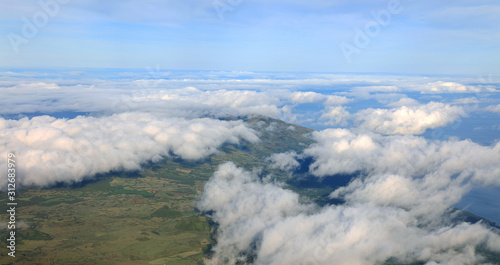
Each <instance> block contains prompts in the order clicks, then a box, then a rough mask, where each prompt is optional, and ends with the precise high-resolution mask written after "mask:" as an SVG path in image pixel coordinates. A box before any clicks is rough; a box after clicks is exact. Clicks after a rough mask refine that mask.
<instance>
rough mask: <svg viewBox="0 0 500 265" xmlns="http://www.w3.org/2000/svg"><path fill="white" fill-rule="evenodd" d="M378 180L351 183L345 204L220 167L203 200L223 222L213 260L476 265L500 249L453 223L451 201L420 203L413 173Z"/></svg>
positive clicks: (486, 233) (495, 238)
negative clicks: (305, 197) (313, 199)
mask: <svg viewBox="0 0 500 265" xmlns="http://www.w3.org/2000/svg"><path fill="white" fill-rule="evenodd" d="M373 178H374V179H373V181H369V180H366V183H360V184H358V186H359V188H360V190H357V189H345V190H344V195H345V196H346V198H347V203H346V204H344V205H328V206H324V207H318V206H316V205H314V204H310V203H301V202H300V200H299V196H298V195H297V194H295V193H294V192H291V191H288V190H286V189H284V188H283V187H282V186H281V185H279V184H275V183H270V182H268V181H266V180H261V179H259V178H258V177H257V176H255V175H253V174H251V173H249V172H246V171H244V170H242V169H239V168H236V167H235V166H234V165H233V164H232V163H227V164H224V165H222V166H221V167H220V168H219V170H218V171H217V172H216V173H215V174H214V176H213V177H212V178H211V179H210V180H209V182H208V183H207V185H206V186H205V190H204V194H203V196H202V197H201V198H200V201H199V202H198V207H199V208H200V209H201V210H203V211H207V212H209V211H210V212H211V215H210V216H211V218H212V219H213V220H214V221H215V222H217V223H218V224H219V226H218V228H217V230H216V235H215V236H216V240H217V244H216V245H215V247H214V249H213V250H214V255H213V257H212V259H211V260H210V262H209V264H221V263H224V264H235V263H236V262H240V263H251V264H341V265H342V264H349V265H351V264H356V265H365V264H366V265H372V264H379V263H383V262H385V261H387V260H389V259H391V260H393V261H396V262H401V263H413V262H425V263H426V264H475V263H481V262H483V261H485V260H484V258H483V257H482V256H481V254H479V253H478V252H477V249H478V248H482V249H483V250H487V251H493V252H500V236H499V235H498V234H497V233H495V232H493V231H492V230H491V229H489V228H487V227H485V226H483V225H482V224H481V223H477V224H469V223H457V224H453V222H450V221H449V219H448V216H449V207H450V206H451V205H450V204H448V203H449V202H448V201H447V200H446V199H442V198H441V197H439V196H437V195H434V196H433V200H431V199H428V198H422V199H419V198H418V197H417V198H416V200H415V201H414V200H412V199H414V197H415V196H414V195H415V193H418V192H420V190H421V189H422V188H424V187H422V186H419V185H418V183H413V182H412V180H411V179H406V178H405V177H402V176H395V175H392V176H391V175H387V176H379V177H377V176H373ZM392 185H395V187H393V186H392ZM398 188H401V189H402V190H398ZM384 189H389V191H388V193H385V192H384ZM451 189H453V188H451ZM390 190H393V191H392V192H391V191H390ZM423 194H425V193H423ZM430 202H432V203H431V204H429V203H430ZM443 205H444V207H441V206H443ZM436 206H439V207H436ZM414 209H419V210H420V211H416V210H414ZM424 213H428V214H427V215H425V214H424Z"/></svg>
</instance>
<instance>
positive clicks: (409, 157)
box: [302, 129, 500, 185]
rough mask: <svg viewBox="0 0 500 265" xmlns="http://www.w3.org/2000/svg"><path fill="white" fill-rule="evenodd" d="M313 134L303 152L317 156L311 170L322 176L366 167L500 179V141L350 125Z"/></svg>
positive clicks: (373, 170)
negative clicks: (354, 128)
mask: <svg viewBox="0 0 500 265" xmlns="http://www.w3.org/2000/svg"><path fill="white" fill-rule="evenodd" d="M312 137H313V139H314V140H315V141H316V142H317V143H314V144H312V145H311V146H309V147H308V148H307V149H305V150H304V152H303V154H302V155H305V156H310V157H313V158H314V163H313V164H311V166H310V172H311V173H312V174H314V175H316V176H319V177H322V176H329V175H335V174H342V173H348V174H351V173H355V172H359V171H362V172H365V173H366V174H369V175H387V174H393V175H401V176H427V175H429V181H438V180H442V181H444V182H443V183H445V184H446V183H448V182H447V181H445V180H446V177H442V176H455V177H456V178H458V179H460V180H472V181H473V182H476V183H480V184H482V185H500V179H499V178H498V177H497V176H498V174H500V165H498V161H500V143H497V144H496V145H493V146H481V145H479V144H476V143H473V142H470V141H456V140H449V141H444V142H439V141H427V140H425V139H424V138H422V137H416V136H382V135H379V134H373V133H355V132H352V131H350V130H347V129H327V130H323V131H320V132H313V133H312ZM432 174H435V175H434V176H435V178H434V177H433V176H432ZM440 177H441V178H440ZM429 184H430V182H429ZM439 185H441V184H439Z"/></svg>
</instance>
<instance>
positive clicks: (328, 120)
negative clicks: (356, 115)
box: [319, 106, 351, 126]
mask: <svg viewBox="0 0 500 265" xmlns="http://www.w3.org/2000/svg"><path fill="white" fill-rule="evenodd" d="M350 117H351V114H350V113H349V112H348V111H347V110H346V108H345V107H342V106H337V107H328V108H326V109H325V110H324V111H323V113H322V114H321V117H320V118H319V120H320V121H321V120H324V121H325V122H324V124H326V125H331V126H336V125H341V126H342V125H346V124H347V120H348V119H349V118H350Z"/></svg>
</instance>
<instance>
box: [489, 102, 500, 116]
mask: <svg viewBox="0 0 500 265" xmlns="http://www.w3.org/2000/svg"><path fill="white" fill-rule="evenodd" d="M486 110H487V111H490V112H496V113H499V114H500V104H498V105H496V106H488V107H487V108H486Z"/></svg>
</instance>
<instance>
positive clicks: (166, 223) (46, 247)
mask: <svg viewBox="0 0 500 265" xmlns="http://www.w3.org/2000/svg"><path fill="white" fill-rule="evenodd" d="M248 122H249V123H250V124H252V126H253V127H254V129H255V130H257V131H259V133H260V134H261V135H260V137H261V139H262V142H261V143H258V144H249V143H246V142H241V143H240V144H239V145H224V146H223V147H221V148H220V150H221V151H220V152H219V153H218V154H215V155H213V156H211V157H209V158H207V159H205V160H203V161H201V162H186V161H182V160H179V159H176V158H169V159H165V160H164V161H162V162H159V163H156V164H151V165H145V166H144V169H143V170H142V171H140V172H117V173H109V174H104V175H102V176H99V177H98V178H97V180H94V181H89V182H86V183H83V184H78V185H74V186H69V187H68V186H63V185H60V186H58V187H52V188H47V189H24V190H22V191H21V193H20V194H19V195H18V201H17V202H18V208H17V212H16V217H17V225H18V229H17V232H16V258H11V257H9V256H7V248H5V247H2V248H1V250H0V252H1V257H0V264H202V263H203V258H204V257H206V255H207V253H208V252H209V247H210V245H211V244H212V243H213V241H212V239H211V226H210V224H209V222H208V220H207V218H206V217H204V216H201V215H200V213H198V212H197V211H196V210H195V207H194V206H195V201H196V199H197V198H198V196H200V195H201V193H202V192H203V187H204V184H205V182H206V181H207V180H208V179H209V178H210V177H211V175H212V174H213V172H214V171H215V170H216V169H217V166H218V165H219V164H221V163H223V162H226V161H233V162H234V163H235V164H236V165H238V166H242V167H245V168H247V169H251V168H253V167H262V168H264V167H265V165H267V162H266V161H265V158H267V157H268V156H270V155H271V154H272V153H276V152H284V151H289V150H296V151H300V150H302V149H303V148H305V147H306V146H307V145H309V144H310V143H311V140H310V139H308V138H307V137H304V136H303V135H305V134H307V133H309V132H311V130H309V129H306V128H302V127H300V126H293V128H294V129H291V128H290V125H289V124H286V123H283V122H281V121H277V120H271V119H268V118H255V119H252V120H249V121H248ZM271 124H273V125H272V126H271V127H269V125H271ZM266 128H268V129H269V128H274V129H273V130H271V131H269V130H266ZM267 173H273V172H267ZM274 174H275V175H276V176H278V174H280V173H279V172H278V171H276V172H274ZM281 177H286V176H281ZM6 198H7V195H6V194H5V193H1V194H0V199H1V200H0V204H1V205H6V202H7V201H6ZM4 207H5V206H4ZM3 212H4V213H5V209H4V210H3ZM5 216H6V215H4V217H5ZM0 231H1V233H0V237H1V238H4V239H6V238H7V230H4V229H2V230H0ZM4 242H6V240H4ZM3 245H4V246H5V243H4V244H3Z"/></svg>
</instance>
